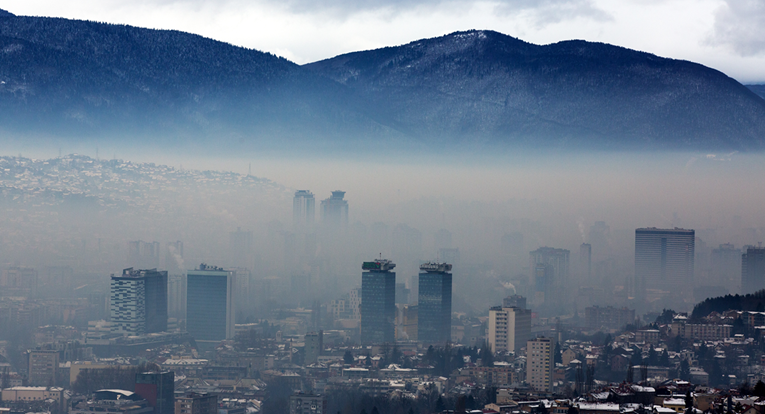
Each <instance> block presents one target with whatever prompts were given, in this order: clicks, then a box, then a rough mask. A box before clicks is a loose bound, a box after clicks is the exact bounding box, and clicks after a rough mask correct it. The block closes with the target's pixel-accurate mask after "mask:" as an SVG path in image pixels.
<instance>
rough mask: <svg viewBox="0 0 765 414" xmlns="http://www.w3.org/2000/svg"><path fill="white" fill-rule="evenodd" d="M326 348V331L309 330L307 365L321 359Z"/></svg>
mask: <svg viewBox="0 0 765 414" xmlns="http://www.w3.org/2000/svg"><path fill="white" fill-rule="evenodd" d="M323 349H324V332H323V331H319V332H309V333H307V334H305V348H304V350H305V365H309V364H315V363H316V362H318V361H319V356H320V355H321V351H322V350H323Z"/></svg>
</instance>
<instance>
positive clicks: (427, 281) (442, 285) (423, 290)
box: [417, 262, 452, 344]
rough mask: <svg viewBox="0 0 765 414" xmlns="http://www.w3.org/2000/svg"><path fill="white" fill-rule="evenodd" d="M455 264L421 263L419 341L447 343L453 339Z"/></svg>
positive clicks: (418, 313)
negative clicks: (453, 267) (453, 271)
mask: <svg viewBox="0 0 765 414" xmlns="http://www.w3.org/2000/svg"><path fill="white" fill-rule="evenodd" d="M451 270H452V265H450V264H446V263H430V262H428V263H424V264H422V265H420V276H419V287H418V289H417V292H418V294H417V319H418V327H417V340H418V341H419V342H422V343H424V344H445V343H446V342H449V341H451V339H452V274H451Z"/></svg>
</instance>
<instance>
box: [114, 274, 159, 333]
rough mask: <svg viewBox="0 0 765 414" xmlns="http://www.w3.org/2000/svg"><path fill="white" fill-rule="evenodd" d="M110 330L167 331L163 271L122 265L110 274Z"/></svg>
mask: <svg viewBox="0 0 765 414" xmlns="http://www.w3.org/2000/svg"><path fill="white" fill-rule="evenodd" d="M110 304H111V305H110V309H111V324H112V332H114V333H118V334H123V335H144V334H147V333H155V332H164V331H167V316H168V315H167V272H165V271H158V270H156V269H151V270H134V269H133V268H132V267H131V268H127V269H124V270H123V271H122V274H121V275H119V276H115V275H112V276H111V302H110Z"/></svg>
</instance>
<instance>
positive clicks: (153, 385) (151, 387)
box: [135, 371, 175, 414]
mask: <svg viewBox="0 0 765 414" xmlns="http://www.w3.org/2000/svg"><path fill="white" fill-rule="evenodd" d="M135 393H136V394H138V395H140V396H141V397H143V398H144V399H145V400H146V401H148V402H149V405H150V406H152V407H154V414H173V413H174V412H175V373H174V372H173V371H165V372H139V373H137V374H136V375H135Z"/></svg>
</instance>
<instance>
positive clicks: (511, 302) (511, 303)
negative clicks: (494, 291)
mask: <svg viewBox="0 0 765 414" xmlns="http://www.w3.org/2000/svg"><path fill="white" fill-rule="evenodd" d="M502 307H503V308H520V309H528V306H526V298H525V297H523V296H521V295H512V296H508V297H506V298H504V299H502Z"/></svg>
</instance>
